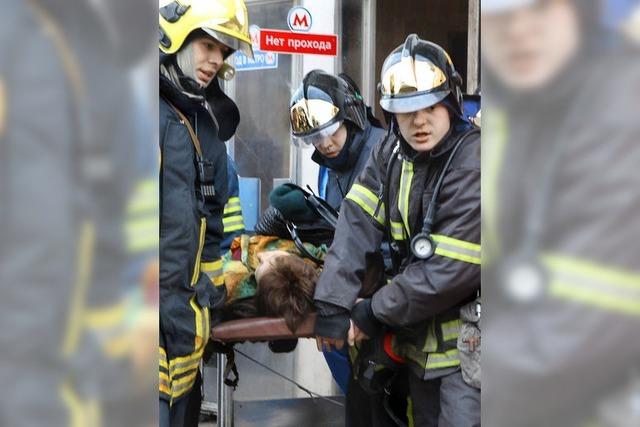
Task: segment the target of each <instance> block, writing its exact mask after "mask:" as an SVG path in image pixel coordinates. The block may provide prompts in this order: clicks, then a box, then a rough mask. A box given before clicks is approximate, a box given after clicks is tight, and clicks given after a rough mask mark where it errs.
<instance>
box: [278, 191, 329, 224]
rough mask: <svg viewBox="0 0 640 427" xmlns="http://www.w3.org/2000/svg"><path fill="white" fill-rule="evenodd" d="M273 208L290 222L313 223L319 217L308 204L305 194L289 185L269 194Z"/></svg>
mask: <svg viewBox="0 0 640 427" xmlns="http://www.w3.org/2000/svg"><path fill="white" fill-rule="evenodd" d="M269 202H270V203H271V206H273V207H274V208H276V209H278V210H279V211H280V213H281V214H282V215H283V216H284V217H285V218H287V219H288V220H290V221H293V222H296V221H313V220H316V219H318V215H317V214H316V213H315V212H314V211H313V209H312V208H311V207H310V206H309V205H308V204H307V200H306V199H305V198H304V194H303V193H302V191H300V189H298V188H296V187H294V186H291V185H289V184H283V185H281V186H279V187H276V188H274V189H273V191H272V192H271V194H269Z"/></svg>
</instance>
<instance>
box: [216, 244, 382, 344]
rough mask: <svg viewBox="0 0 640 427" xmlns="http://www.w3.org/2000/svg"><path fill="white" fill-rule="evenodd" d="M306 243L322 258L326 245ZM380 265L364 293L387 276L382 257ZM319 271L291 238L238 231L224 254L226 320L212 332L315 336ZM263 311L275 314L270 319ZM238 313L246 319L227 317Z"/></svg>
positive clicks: (255, 337) (220, 336)
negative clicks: (315, 292)
mask: <svg viewBox="0 0 640 427" xmlns="http://www.w3.org/2000/svg"><path fill="white" fill-rule="evenodd" d="M303 244H304V248H305V249H306V250H307V251H308V252H309V254H311V255H312V256H314V257H315V258H317V259H319V260H323V259H324V256H325V254H326V252H327V245H325V244H320V245H313V244H311V243H306V242H305V243H303ZM374 265H375V264H374ZM379 265H380V268H379V269H376V268H372V269H370V270H368V271H367V272H366V274H365V278H364V282H363V291H362V295H361V296H362V297H367V296H368V295H370V294H372V293H373V292H374V291H375V289H376V288H377V287H378V286H379V284H380V280H384V279H383V277H384V274H383V269H384V266H383V263H382V262H380V263H379ZM321 271H322V266H321V265H318V264H317V263H316V262H314V261H312V260H311V259H309V258H308V257H306V256H303V255H302V254H301V252H300V250H299V249H298V248H297V247H296V245H295V243H294V242H293V241H292V240H290V239H283V238H280V237H276V236H262V235H253V236H250V235H246V234H243V235H241V236H238V237H236V238H235V239H234V241H233V243H232V244H231V248H230V250H229V251H228V252H227V253H226V254H225V255H224V257H223V274H224V280H225V286H226V288H227V302H226V304H225V306H224V308H223V309H222V313H221V315H220V320H221V321H222V322H224V323H222V324H220V325H218V326H216V327H214V329H213V335H212V338H213V339H214V340H220V341H227V342H232V341H244V340H247V341H263V340H264V341H268V340H271V339H284V338H294V337H300V336H311V335H312V332H313V323H312V322H313V319H312V318H311V317H312V316H310V315H312V313H313V311H314V306H313V295H314V291H315V286H316V281H317V279H318V277H319V275H320V272H321ZM265 317H268V318H272V319H273V320H271V321H266V320H265V319H264V318H265ZM254 318H260V319H256V322H254V323H252V321H250V320H249V319H254ZM275 318H279V319H282V320H278V321H276V320H275ZM238 319H247V320H245V321H244V323H236V322H229V321H232V320H238ZM282 322H284V324H285V325H286V328H284V326H283V325H282ZM227 326H233V328H229V327H227ZM283 329H284V331H283ZM286 329H288V330H286ZM303 330H304V331H307V330H308V333H306V332H304V331H303ZM283 332H284V335H285V336H283ZM261 334H263V335H264V337H263V339H260V337H261Z"/></svg>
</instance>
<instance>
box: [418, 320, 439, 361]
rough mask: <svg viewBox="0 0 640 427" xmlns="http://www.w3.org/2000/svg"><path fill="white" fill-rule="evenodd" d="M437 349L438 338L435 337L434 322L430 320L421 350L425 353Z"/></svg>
mask: <svg viewBox="0 0 640 427" xmlns="http://www.w3.org/2000/svg"><path fill="white" fill-rule="evenodd" d="M437 349H438V338H437V337H436V322H435V320H431V322H429V330H428V331H427V337H426V339H425V341H424V346H423V347H422V351H423V352H425V353H431V352H434V351H436V350H437Z"/></svg>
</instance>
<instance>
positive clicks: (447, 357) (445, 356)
mask: <svg viewBox="0 0 640 427" xmlns="http://www.w3.org/2000/svg"><path fill="white" fill-rule="evenodd" d="M459 365H460V359H459V358H458V349H457V348H454V349H451V350H448V351H446V352H444V353H429V355H428V356H427V365H426V366H425V369H427V370H429V369H442V368H450V367H453V366H459Z"/></svg>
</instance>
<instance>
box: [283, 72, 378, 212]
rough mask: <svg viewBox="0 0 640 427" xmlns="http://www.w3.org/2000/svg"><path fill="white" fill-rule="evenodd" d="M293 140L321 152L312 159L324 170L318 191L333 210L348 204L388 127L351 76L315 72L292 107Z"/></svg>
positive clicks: (291, 103) (301, 89) (292, 102)
mask: <svg viewBox="0 0 640 427" xmlns="http://www.w3.org/2000/svg"><path fill="white" fill-rule="evenodd" d="M289 108H290V113H291V116H290V119H291V136H293V138H294V139H293V140H294V142H295V143H298V145H302V146H313V147H314V148H315V150H314V152H313V155H312V156H311V159H312V160H313V161H314V162H315V163H317V164H318V165H319V166H320V167H321V170H320V172H319V176H318V181H319V185H318V191H319V193H320V195H321V197H322V198H324V199H325V200H326V201H327V203H329V205H331V207H333V208H334V209H336V210H339V209H340V204H341V203H342V200H343V199H344V197H345V196H346V195H347V193H348V192H349V190H350V189H351V186H352V185H353V183H354V182H355V180H356V177H357V176H358V175H359V174H360V172H361V171H362V169H363V168H364V165H365V163H366V161H367V158H368V157H369V154H370V153H371V150H372V149H373V146H374V145H375V144H376V142H378V141H379V140H380V139H381V138H382V136H383V135H384V130H383V129H382V125H381V124H380V122H379V121H378V119H376V118H375V117H374V116H373V114H372V112H371V108H370V107H368V106H367V105H366V104H365V103H364V100H363V99H362V96H361V95H360V91H359V90H358V88H357V87H356V85H355V83H354V82H353V80H351V78H350V77H349V76H347V75H346V74H340V75H339V76H333V75H331V74H328V73H325V72H324V71H322V70H313V71H311V72H309V73H308V74H307V75H306V76H304V79H303V80H302V84H301V85H300V87H299V88H298V90H296V92H295V93H294V94H293V96H292V97H291V102H290V103H289Z"/></svg>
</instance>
